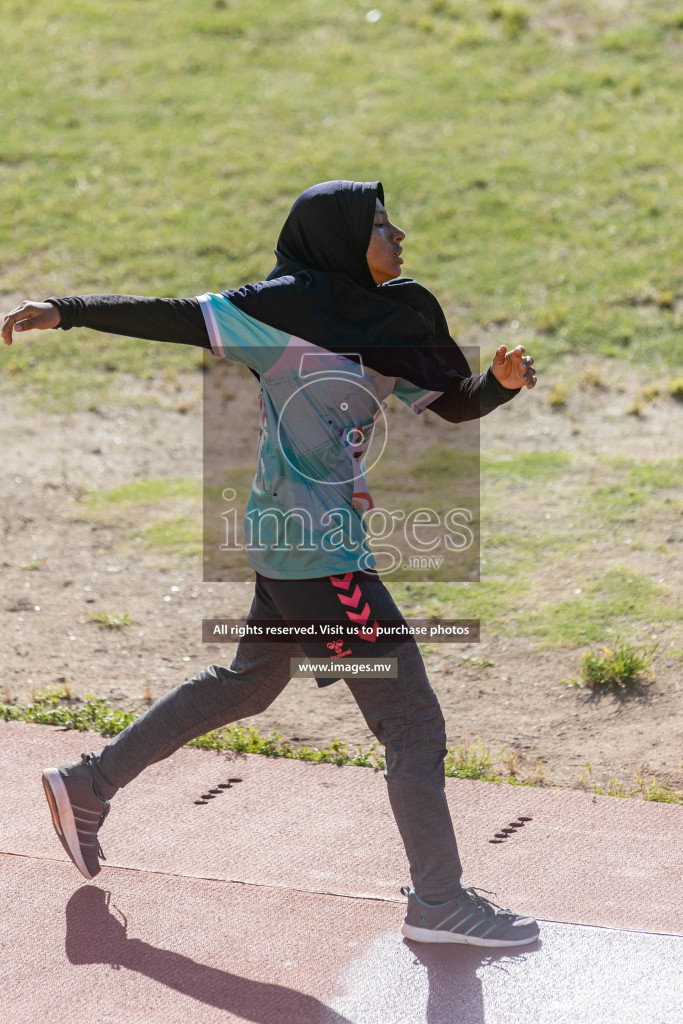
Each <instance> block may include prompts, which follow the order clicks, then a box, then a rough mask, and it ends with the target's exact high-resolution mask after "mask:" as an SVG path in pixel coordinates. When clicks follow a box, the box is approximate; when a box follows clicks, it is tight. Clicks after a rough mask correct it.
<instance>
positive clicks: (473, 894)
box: [462, 885, 512, 915]
mask: <svg viewBox="0 0 683 1024" xmlns="http://www.w3.org/2000/svg"><path fill="white" fill-rule="evenodd" d="M462 891H463V892H466V893H467V895H468V896H469V897H470V899H471V900H472V902H473V903H476V905H477V906H478V907H479V908H480V909H481V910H483V911H484V912H485V913H487V914H488V913H491V911H493V913H494V915H495V914H511V913H512V911H511V910H510V909H509V908H508V907H501V906H500V905H499V904H498V903H494V902H493V900H487V899H486V897H485V896H480V895H479V893H481V892H486V893H488V894H489V896H495V895H496V893H495V892H491V890H490V889H480V888H479V886H476V885H469V886H467V888H463V890H462Z"/></svg>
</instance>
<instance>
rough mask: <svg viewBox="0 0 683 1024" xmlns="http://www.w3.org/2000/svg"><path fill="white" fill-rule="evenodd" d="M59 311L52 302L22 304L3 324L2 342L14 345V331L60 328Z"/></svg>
mask: <svg viewBox="0 0 683 1024" xmlns="http://www.w3.org/2000/svg"><path fill="white" fill-rule="evenodd" d="M60 320H61V317H60V315H59V310H58V309H57V307H56V306H53V305H52V303H51V302H22V303H20V304H19V305H18V306H17V308H16V309H13V310H12V312H11V313H8V314H7V316H6V317H5V319H4V321H3V324H2V340H3V341H4V343H5V344H6V345H11V344H12V331H13V330H14V331H33V330H38V331H45V330H47V329H48V328H49V327H59V322H60Z"/></svg>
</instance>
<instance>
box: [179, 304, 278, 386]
mask: <svg viewBox="0 0 683 1024" xmlns="http://www.w3.org/2000/svg"><path fill="white" fill-rule="evenodd" d="M197 301H198V302H199V307H200V309H201V311H202V313H203V315H204V321H205V323H206V329H207V332H208V335H209V341H210V342H211V351H212V352H213V354H214V355H215V356H218V357H219V358H221V359H234V360H235V361H236V362H238V363H244V365H245V366H248V367H249V369H250V370H254V371H255V372H256V373H258V374H262V373H265V372H267V371H268V370H270V369H271V368H272V367H273V366H274V365H275V364H276V363H277V361H278V359H279V358H280V356H281V355H282V353H283V351H284V350H285V348H286V347H287V344H288V342H289V340H290V335H289V334H285V332H284V331H279V330H277V328H275V327H269V326H268V325H267V324H264V323H261V321H260V320H255V319H254V317H251V316H249V315H248V314H247V313H243V312H242V311H241V310H239V309H238V308H237V306H235V305H233V303H232V302H230V300H229V299H227V298H226V297H225V295H218V294H216V293H213V292H206V293H205V294H204V295H198V296H197Z"/></svg>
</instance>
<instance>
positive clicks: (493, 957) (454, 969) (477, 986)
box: [404, 939, 541, 1024]
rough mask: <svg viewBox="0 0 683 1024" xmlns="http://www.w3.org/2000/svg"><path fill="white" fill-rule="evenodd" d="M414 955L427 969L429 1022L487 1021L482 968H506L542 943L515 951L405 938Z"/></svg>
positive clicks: (480, 1023) (474, 1023)
mask: <svg viewBox="0 0 683 1024" xmlns="http://www.w3.org/2000/svg"><path fill="white" fill-rule="evenodd" d="M404 944H405V945H406V946H407V947H408V949H410V951H411V952H412V953H414V955H415V962H416V963H421V964H422V965H423V967H426V969H427V992H428V995H427V1006H426V1009H425V1018H424V1019H425V1022H426V1024H486V1015H485V1010H484V995H483V991H482V983H481V979H480V977H479V975H478V974H477V971H479V974H481V968H482V967H483V968H490V969H492V970H501V971H505V969H506V968H505V962H506V961H507V962H510V960H513V959H514V960H518V959H523V958H524V955H525V954H528V953H532V952H534V951H535V950H538V949H540V948H541V942H540V941H539V940H538V939H537V940H536V942H533V943H530V944H529V945H528V946H522V947H518V948H517V950H516V951H515V949H514V947H512V949H511V948H510V947H507V948H505V949H500V950H496V949H484V948H482V947H477V946H461V945H459V944H452V943H443V944H440V945H433V946H432V945H423V944H422V943H419V942H410V941H409V940H405V939H404Z"/></svg>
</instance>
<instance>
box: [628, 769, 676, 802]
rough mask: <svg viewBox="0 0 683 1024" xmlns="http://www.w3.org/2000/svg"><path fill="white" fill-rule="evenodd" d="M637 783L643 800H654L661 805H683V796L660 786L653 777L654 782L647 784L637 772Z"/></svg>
mask: <svg viewBox="0 0 683 1024" xmlns="http://www.w3.org/2000/svg"><path fill="white" fill-rule="evenodd" d="M636 781H637V783H638V786H639V788H640V793H641V795H642V797H643V800H653V801H655V802H656V803H660V804H683V795H682V794H680V793H675V792H674V790H673V789H669V787H668V786H662V785H660V784H659V783H658V782H657V780H656V778H655V777H654V776H653V777H652V782H649V783H647V782H645V780H644V779H642V778H641V777H640V775H638V773H637V772H636Z"/></svg>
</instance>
